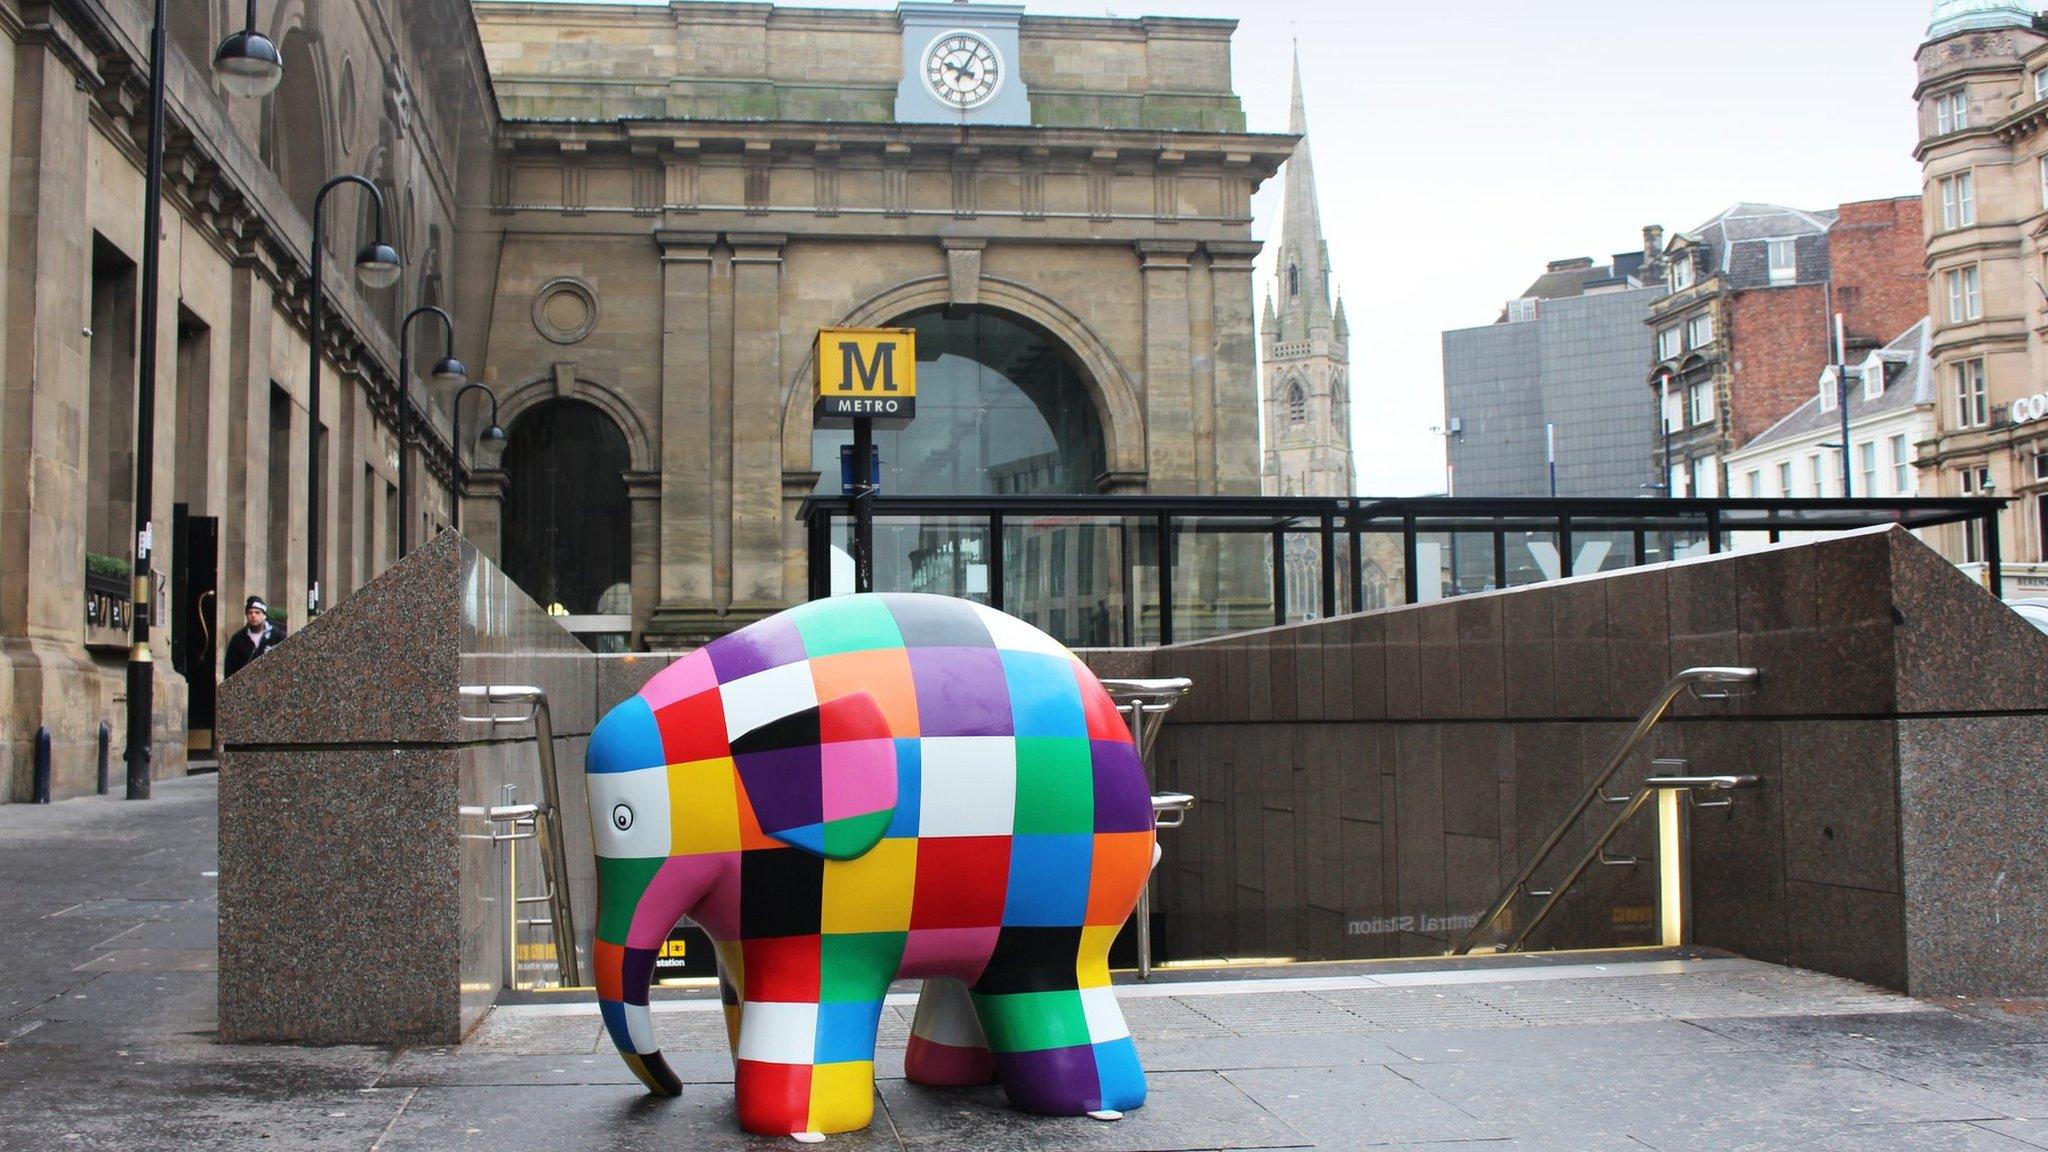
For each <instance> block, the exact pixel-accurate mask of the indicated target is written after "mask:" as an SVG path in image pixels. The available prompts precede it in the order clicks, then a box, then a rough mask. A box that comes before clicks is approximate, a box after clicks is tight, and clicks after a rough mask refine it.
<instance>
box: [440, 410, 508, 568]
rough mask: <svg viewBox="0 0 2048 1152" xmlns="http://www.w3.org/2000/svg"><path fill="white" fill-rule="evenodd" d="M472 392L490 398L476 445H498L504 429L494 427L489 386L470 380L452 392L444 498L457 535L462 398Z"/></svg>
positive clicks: (462, 480) (462, 474)
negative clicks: (450, 482) (447, 485)
mask: <svg viewBox="0 0 2048 1152" xmlns="http://www.w3.org/2000/svg"><path fill="white" fill-rule="evenodd" d="M473 391H474V392H482V393H483V394H484V395H486V396H488V397H490V398H491V420H490V423H489V424H487V425H485V426H484V431H483V435H481V436H479V437H477V442H478V443H480V444H502V443H504V442H505V430H504V429H503V428H500V427H498V394H497V393H496V392H493V391H491V387H490V385H488V384H482V383H477V382H475V381H472V382H470V383H468V384H464V385H463V386H462V387H460V388H458V389H456V390H455V402H454V403H453V404H452V405H450V408H451V409H452V411H451V413H450V416H449V421H448V422H449V425H450V426H449V429H448V455H449V457H450V459H449V464H450V465H451V466H450V468H449V469H448V475H449V477H450V478H451V479H452V480H453V481H454V483H453V485H452V486H451V490H450V491H449V493H448V496H449V502H450V503H452V504H454V505H455V507H454V509H453V515H454V520H455V530H456V531H457V532H460V531H462V494H463V492H464V491H466V490H467V489H468V488H469V469H468V468H465V467H463V464H462V398H463V397H464V396H467V395H469V394H470V393H471V392H473Z"/></svg>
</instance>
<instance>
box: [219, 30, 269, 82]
mask: <svg viewBox="0 0 2048 1152" xmlns="http://www.w3.org/2000/svg"><path fill="white" fill-rule="evenodd" d="M213 71H214V74H215V75H217V76H219V77H220V82H221V84H222V86H223V87H225V88H226V89H227V90H228V92H229V93H231V94H233V95H236V96H257V97H262V96H268V95H270V94H271V93H272V92H275V91H276V90H277V85H278V83H279V82H280V81H282V80H283V79H284V57H283V56H281V55H279V54H278V51H277V45H276V44H273V43H271V41H270V37H268V36H265V35H264V34H263V33H261V32H258V31H256V30H255V29H254V28H244V29H243V30H242V31H240V32H237V33H235V34H234V35H232V36H230V37H228V38H227V39H225V40H223V41H221V42H220V47H219V48H217V49H215V50H214V53H213Z"/></svg>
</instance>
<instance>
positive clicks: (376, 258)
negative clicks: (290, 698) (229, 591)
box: [306, 175, 401, 623]
mask: <svg viewBox="0 0 2048 1152" xmlns="http://www.w3.org/2000/svg"><path fill="white" fill-rule="evenodd" d="M344 184H353V185H355V186H357V187H358V188H361V189H362V190H363V191H365V192H368V193H369V194H370V201H371V203H372V204H373V205H374V211H375V212H376V221H377V228H376V232H375V237H376V238H375V239H373V240H371V241H370V242H369V243H368V244H365V245H363V248H362V250H361V251H360V252H357V253H356V279H358V280H360V281H362V282H363V286H364V287H366V288H389V287H391V286H392V285H393V284H396V283H398V273H399V271H400V268H401V264H400V261H399V258H398V249H396V248H393V247H392V246H391V245H389V244H386V243H385V242H384V194H383V193H382V192H379V191H378V190H377V186H376V185H375V184H372V183H370V182H369V181H368V180H365V179H363V178H362V177H361V176H353V175H349V176H336V177H335V178H334V179H332V180H329V181H328V182H327V183H325V184H322V185H321V186H320V191H319V193H318V194H316V195H315V196H314V197H313V252H312V264H313V269H312V271H313V279H312V285H311V286H310V287H309V288H308V289H307V294H308V295H309V296H310V297H311V300H310V302H309V304H308V307H307V312H306V347H307V359H308V361H309V363H308V366H307V369H306V415H307V417H308V425H307V428H306V620H307V622H308V623H310V622H311V621H312V619H313V617H315V616H318V615H319V614H320V487H321V486H320V313H321V310H322V309H321V304H322V300H321V295H322V292H321V290H322V288H323V287H324V285H323V284H322V283H321V282H320V257H321V254H322V252H323V249H322V248H321V243H320V228H321V224H322V221H323V220H324V216H323V215H322V210H323V209H325V208H326V206H327V194H328V193H330V192H332V191H334V190H335V189H336V188H339V187H341V186H342V185H344Z"/></svg>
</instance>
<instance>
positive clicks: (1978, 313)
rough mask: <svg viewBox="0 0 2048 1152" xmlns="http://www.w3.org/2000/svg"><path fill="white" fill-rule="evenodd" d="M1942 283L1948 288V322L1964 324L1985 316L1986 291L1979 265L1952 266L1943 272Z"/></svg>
mask: <svg viewBox="0 0 2048 1152" xmlns="http://www.w3.org/2000/svg"><path fill="white" fill-rule="evenodd" d="M1941 279H1942V283H1943V284H1945V285H1946V286H1947V288H1948V322H1949V323H1951V324H1964V323H1968V322H1969V321H1972V320H1982V319H1983V318H1984V291H1983V286H1982V284H1981V283H1980V282H1979V278H1978V275H1977V266H1976V265H1975V264H1972V265H1970V266H1969V267H1967V268H1952V269H1950V270H1949V271H1947V272H1944V273H1942V277H1941Z"/></svg>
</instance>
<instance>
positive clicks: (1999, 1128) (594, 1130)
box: [0, 777, 2048, 1152]
mask: <svg viewBox="0 0 2048 1152" xmlns="http://www.w3.org/2000/svg"><path fill="white" fill-rule="evenodd" d="M215 796H216V792H215V788H214V781H213V779H212V778H211V777H194V778H190V779H186V780H178V781H165V782H161V783H159V784H158V785H157V787H156V798H155V799H152V800H150V801H148V802H138V803H128V802H125V801H119V800H112V799H87V800H76V801H69V802H66V803H62V804H57V805H53V806H47V807H35V806H28V805H0V878H4V879H0V1152H16V1150H21V1152H30V1150H35V1152H41V1150H44V1149H52V1150H60V1149H79V1148H84V1149H94V1148H106V1149H120V1150H121V1152H151V1150H156V1149H163V1150H166V1152H173V1150H175V1152H185V1150H210V1149H222V1150H228V1149H233V1150H237V1152H241V1150H246V1149H275V1150H278V1152H286V1150H292V1152H297V1150H302V1149H303V1150H325V1149H351V1150H356V1152H364V1150H368V1152H400V1150H406V1152H443V1150H448V1149H479V1150H481V1149H489V1150H491V1152H512V1150H519V1149H536V1150H538V1149H547V1150H551V1152H552V1150H555V1149H564V1148H582V1147H603V1148H606V1149H616V1150H620V1152H630V1150H634V1149H663V1150H669V1149H679V1148H688V1149H756V1148H787V1147H795V1145H794V1144H793V1143H792V1142H790V1141H788V1140H776V1139H764V1138H759V1137H749V1136H746V1135H744V1134H742V1133H740V1132H739V1131H738V1129H737V1126H736V1124H735V1123H734V1120H733V1114H732V1098H731V1081H732V1069H731V1064H730V1062H729V1060H728V1058H727V1056H726V1053H725V1036H724V1030H723V1025H722V1022H721V1018H720V1014H719V1012H718V1011H717V1009H716V1005H715V1002H713V1001H710V1000H707V999H704V998H702V997H701V996H699V995H689V994H685V995H683V996H681V997H680V998H669V999H663V1000H661V1001H660V1002H658V1003H657V1004H656V1005H655V1013H654V1015H655V1030H656V1032H657V1034H658V1035H659V1036H660V1037H661V1039H662V1042H663V1047H664V1049H665V1050H666V1051H667V1053H668V1055H669V1059H670V1062H671V1064H672V1065H673V1066H674V1067H675V1069H676V1071H677V1072H678V1073H679V1074H680V1075H681V1076H682V1077H683V1079H684V1081H685V1082H686V1084H687V1088H686V1090H685V1092H684V1095H683V1096H682V1097H681V1098H679V1099H675V1100H656V1099H651V1098H649V1097H647V1096H646V1095H645V1093H644V1092H642V1091H641V1090H640V1088H639V1087H638V1085H637V1083H636V1082H634V1081H633V1079H632V1077H631V1075H630V1074H629V1073H628V1072H627V1071H626V1069H625V1067H624V1066H623V1064H621V1063H620V1062H619V1060H618V1058H617V1057H616V1055H615V1054H613V1053H612V1051H611V1050H610V1046H609V1044H608V1043H607V1042H606V1041H605V1039H604V1037H603V1034H602V1029H601V1027H600V1025H599V1023H598V1020H597V1013H596V1009H595V1006H594V1005H592V1004H588V1003H584V1002H582V1001H580V1000H574V1001H566V1000H563V999H560V998H547V997H524V998H521V999H522V1000H523V1001H528V1002H521V1003H515V1004H507V1005H504V1006H501V1007H500V1008H499V1009H498V1010H497V1011H495V1012H494V1013H493V1014H492V1015H491V1016H490V1017H489V1018H488V1019H487V1020H486V1021H485V1022H484V1024H483V1025H482V1026H481V1027H480V1028H479V1029H478V1031H477V1032H476V1034H475V1035H474V1036H473V1037H472V1038H471V1040H470V1042H469V1043H467V1044H464V1045H462V1046H461V1047H459V1048H447V1047H406V1048H371V1047H338V1048H287V1047H276V1046H261V1045H224V1044H220V1043H217V1042H216V1041H215V1039H214V1031H215V1010H214V988H215V985H214V973H213V954H214V933H213V927H214V917H215V915H216V905H215V902H214V899H215V880H216V877H215V875H214V873H215V869H216V856H215V845H214V811H215V807H214V806H215ZM339 914H345V910H340V913H339ZM1119 992H1120V995H1121V997H1122V998H1123V1000H1124V1004H1125V1010H1126V1015H1127V1016H1128V1018H1129V1020H1130V1023H1131V1027H1132V1031H1133V1033H1134V1035H1135V1036H1136V1037H1137V1041H1138V1045H1139V1049H1140V1052H1141V1054H1142V1055H1143V1056H1144V1058H1145V1060H1146V1063H1147V1066H1148V1068H1149V1069H1150V1072H1151V1098H1150V1100H1149V1102H1148V1104H1147V1106H1146V1107H1145V1108H1144V1109H1141V1110H1139V1111H1136V1112H1133V1113H1131V1114H1130V1115H1128V1116H1126V1117H1125V1118H1124V1119H1122V1120H1119V1121H1116V1122H1114V1123H1101V1122H1097V1121H1093V1120H1087V1119H1073V1120H1064V1119H1046V1118H1041V1117H1031V1116H1025V1115H1021V1114H1019V1113H1015V1112H1012V1111H1011V1110H1010V1109H1009V1108H1007V1107H1006V1106H1005V1104H1004V1102H1003V1100H1002V1096H1001V1093H1000V1092H999V1091H997V1090H996V1089H993V1088H984V1089H972V1090H939V1089H931V1088H925V1087H922V1086H918V1085H913V1084H910V1083H908V1082H906V1081H905V1080H904V1079H903V1078H902V1055H903V1044H904V1042H905V1039H906V1037H907V1035H908V1023H909V1014H910V1011H911V997H910V996H909V995H907V994H905V995H898V996H895V997H892V1000H891V1004H890V1006H889V1007H888V1008H887V1009H886V1010H885V1012H884V1016H883V1026H882V1032H881V1042H882V1048H881V1051H880V1052H879V1053H878V1059H877V1073H878V1106H877V1109H876V1115H875V1123H874V1126H873V1127H872V1128H870V1129H869V1130H868V1131H866V1132H863V1133H858V1134H849V1135H845V1136H835V1137H832V1138H831V1139H830V1140H829V1141H828V1142H827V1144H826V1147H828V1148H835V1149H842V1150H845V1152H856V1150H867V1149H933V1150H950V1149H976V1150H980V1149H993V1150H1005V1149H1033V1150H1036V1149H1052V1150H1067V1149H1073V1150H1088V1152H1194V1150H1198V1149H1222V1148H1247V1149H1249V1148H1262V1149H1263V1148H1288V1149H1301V1148H1317V1149H1351V1148H1359V1149H1365V1148H1370V1149H1376V1150H1380V1152H1394V1150H1397V1149H1411V1150H1418V1152H1419V1150H1423V1149H1427V1150H1429V1152H1459V1150H1465V1152H1608V1150H1610V1149H1613V1150H1626V1152H1643V1150H1645V1149H1648V1150H1652V1152H1778V1150H1787V1152H1789V1150H1793V1149H1798V1150H1802V1152H1805V1150H1818V1152H1831V1150H1837V1149H1839V1150H1843V1152H1848V1150H1852V1149H1853V1150H1855V1152H1864V1150H1867V1149H1879V1150H1890V1149H1899V1150H1905V1152H1914V1150H1921V1149H1926V1150H1939V1152H2027V1150H2028V1149H2036V1150H2040V1149H2048V1013H2042V1012H2040V1011H2039V1008H2040V1006H2039V1005H2024V1004H2000V1003H1996V1002H1968V1003H1954V1004H1941V1005H1937V1004H1929V1003H1923V1002H1919V1001H1915V1000H1912V999H1910V998H1907V997H1904V996H1899V995H1896V994H1893V993H1889V992H1886V991H1883V990H1881V989H1875V988H1870V987H1868V986H1865V985H1860V984H1856V983H1853V982H1850V981H1845V980H1838V979H1835V978H1832V977H1827V976H1821V975H1817V974H1814V973H1811V972H1803V971H1799V970H1796V969H1788V968H1780V967H1774V966H1771V965H1766V964H1760V963H1755V962H1752V961H1748V960H1743V959H1740V958H1733V957H1725V956H1714V955H1704V954H1684V955H1681V956H1677V957H1674V956H1671V955H1656V954H1650V955H1644V954H1627V953H1612V954H1599V955H1597V956H1586V955H1581V956H1575V957H1528V958H1511V959H1507V960H1502V959H1498V958H1496V959H1490V960H1488V961H1484V962H1480V963H1475V964H1461V965H1455V966H1446V965H1443V964H1440V963H1431V962H1408V963H1402V964H1359V965H1323V966H1317V967H1315V968H1313V969H1263V970H1258V971H1253V972H1243V971H1241V972H1227V971H1226V972H1200V973H1175V974H1173V975H1172V977H1171V978H1170V979H1167V980H1161V981H1155V982H1153V983H1152V984H1149V985H1144V986H1137V987H1130V986H1126V987H1123V988H1120V989H1119Z"/></svg>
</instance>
